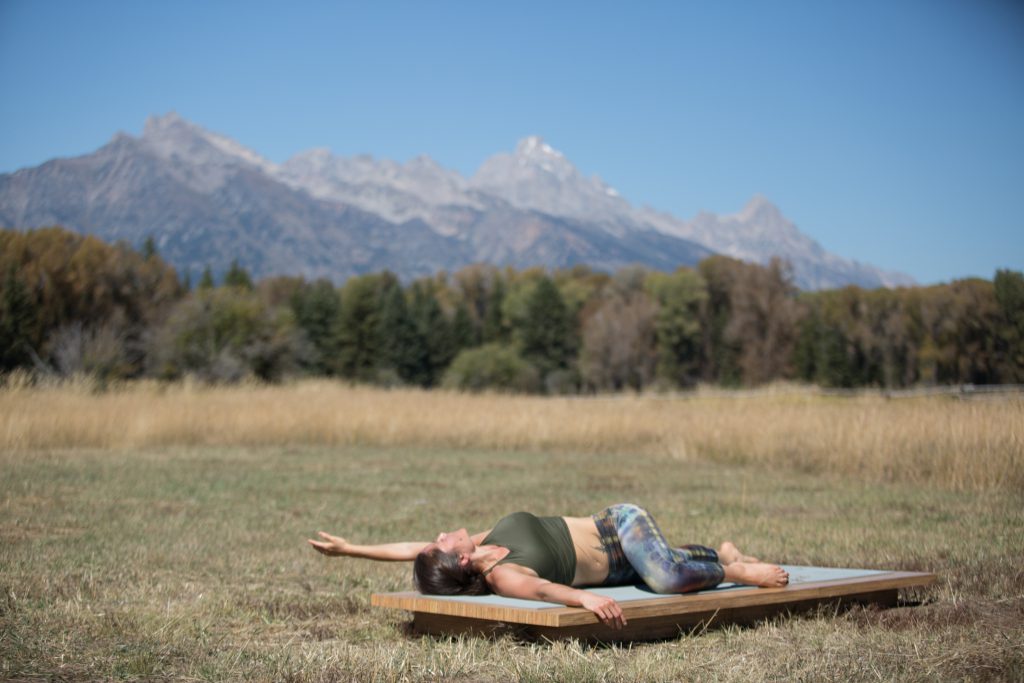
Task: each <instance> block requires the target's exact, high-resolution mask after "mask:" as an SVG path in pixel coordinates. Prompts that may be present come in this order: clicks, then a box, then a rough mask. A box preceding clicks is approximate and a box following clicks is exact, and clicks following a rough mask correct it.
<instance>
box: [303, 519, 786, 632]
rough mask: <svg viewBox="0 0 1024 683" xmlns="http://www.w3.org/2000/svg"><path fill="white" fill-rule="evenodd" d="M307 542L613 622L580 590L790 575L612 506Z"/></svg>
mask: <svg viewBox="0 0 1024 683" xmlns="http://www.w3.org/2000/svg"><path fill="white" fill-rule="evenodd" d="M319 534H320V537H321V539H322V540H320V541H314V540H312V539H310V540H309V543H310V545H312V546H313V547H314V548H315V549H316V550H318V551H319V552H321V553H323V554H324V555H346V556H349V557H365V558H368V559H371V560H385V561H388V560H390V561H397V560H414V562H415V564H414V567H413V578H414V580H415V582H416V586H417V588H419V590H420V591H421V592H423V593H427V594H434V595H438V594H440V595H482V594H485V593H491V592H493V593H497V594H498V595H502V596H504V597H508V598H523V599H527V600H544V601H546V602H558V603H562V604H563V605H568V606H570V607H583V608H585V609H588V610H590V611H591V612H593V613H594V614H596V615H597V617H598V618H599V619H601V621H602V622H604V623H605V624H607V625H609V626H611V627H612V628H622V627H623V626H625V625H626V619H625V618H624V617H623V615H622V609H621V607H619V605H618V603H616V602H615V600H613V599H612V598H609V597H606V596H603V595H598V594H596V593H591V592H589V591H585V590H580V588H578V587H581V586H583V587H585V586H621V585H629V584H634V583H639V582H641V581H642V582H644V583H646V584H647V585H648V586H649V587H650V588H651V589H652V590H654V591H655V592H656V593H687V592H690V591H695V590H700V589H702V588H712V587H714V586H717V585H718V584H719V583H721V582H723V581H730V582H733V583H741V584H746V585H750V586H762V587H781V586H785V585H786V584H787V583H788V582H789V574H787V573H786V571H785V570H784V569H782V568H781V567H779V566H777V565H774V564H767V563H764V562H761V561H759V560H758V559H757V558H754V557H748V556H746V555H743V554H742V553H740V551H739V550H738V549H737V548H736V546H734V545H733V544H732V543H730V542H728V541H726V542H725V543H723V544H722V545H721V547H719V549H718V551H717V552H716V551H714V550H712V549H711V548H705V547H704V546H699V545H686V546H683V547H681V548H672V547H670V546H669V545H668V543H667V542H666V541H665V537H664V536H663V535H662V533H661V530H660V529H658V525H657V524H656V523H655V522H654V519H653V518H652V517H651V515H650V513H648V512H647V511H646V510H644V509H643V508H642V507H639V506H637V505H630V504H622V505H613V506H612V507H610V508H607V509H605V510H602V511H601V512H599V513H598V514H596V515H593V516H591V517H536V516H534V515H531V514H530V513H528V512H516V513H513V514H511V515H508V516H506V517H504V518H502V519H501V520H500V521H499V522H498V523H497V524H495V525H494V528H493V529H490V530H489V531H483V532H481V533H478V534H474V535H472V536H470V535H469V534H468V533H467V531H466V530H465V529H458V530H457V531H451V532H447V533H441V534H438V536H437V538H436V539H435V540H434V542H432V543H426V542H408V543H385V544H382V545H354V544H352V543H349V542H348V541H346V540H345V539H344V538H340V537H338V536H332V535H330V534H327V533H324V532H323V531H321V532H319Z"/></svg>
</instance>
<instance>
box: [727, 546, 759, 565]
mask: <svg viewBox="0 0 1024 683" xmlns="http://www.w3.org/2000/svg"><path fill="white" fill-rule="evenodd" d="M718 559H719V561H720V562H721V563H722V566H725V565H727V564H732V563H733V562H760V561H761V560H759V559H757V558H756V557H751V556H750V555H744V554H743V553H741V552H740V549H739V548H737V547H736V546H735V545H733V543H732V541H726V542H725V543H723V544H722V545H721V546H719V548H718Z"/></svg>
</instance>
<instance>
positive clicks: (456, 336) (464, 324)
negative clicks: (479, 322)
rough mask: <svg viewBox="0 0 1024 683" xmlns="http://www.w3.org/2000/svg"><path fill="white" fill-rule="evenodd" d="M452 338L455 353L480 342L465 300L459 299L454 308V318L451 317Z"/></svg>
mask: <svg viewBox="0 0 1024 683" xmlns="http://www.w3.org/2000/svg"><path fill="white" fill-rule="evenodd" d="M452 339H453V341H454V343H455V352H456V353H458V352H459V351H461V350H462V349H468V348H470V347H473V346H478V345H479V344H480V332H479V330H478V329H477V327H476V325H474V324H473V318H472V316H471V315H470V313H469V307H467V306H466V304H465V302H461V301H460V302H459V305H458V306H456V308H455V318H454V319H452Z"/></svg>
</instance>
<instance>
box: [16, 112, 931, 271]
mask: <svg viewBox="0 0 1024 683" xmlns="http://www.w3.org/2000/svg"><path fill="white" fill-rule="evenodd" d="M0 225H2V226H5V227H15V228H19V229H24V228H33V227H40V226H46V225H61V226H64V227H66V228H68V229H71V230H75V231H78V232H81V233H87V234H93V235H97V236H99V237H101V238H103V239H105V240H108V241H116V240H124V241H126V242H128V243H130V244H132V245H136V246H138V245H141V244H142V242H143V241H144V240H145V239H146V238H147V237H150V236H152V237H153V238H154V240H155V242H156V245H157V248H158V250H159V252H160V254H161V255H162V256H163V257H164V258H165V259H166V260H167V261H169V262H170V263H172V264H173V265H174V266H175V267H177V268H178V269H179V270H180V271H188V272H192V273H196V274H198V272H200V271H201V270H202V269H203V268H205V267H206V266H210V267H211V268H212V269H213V270H214V272H223V271H224V270H226V269H227V267H228V265H229V264H230V262H231V261H232V260H235V259H237V260H238V262H239V263H241V264H242V265H244V266H245V267H247V268H248V269H249V270H250V272H251V273H252V274H253V275H254V276H256V277H264V276H269V275H286V274H287V275H303V276H305V277H307V278H317V277H326V278H329V279H331V280H333V281H335V282H342V281H344V280H345V279H346V278H348V277H350V276H352V275H356V274H361V273H367V272H376V271H380V270H384V269H388V270H390V271H392V272H394V273H396V274H398V275H399V276H401V277H402V278H404V279H410V278H414V277H419V276H423V275H432V274H434V273H436V272H438V271H440V270H448V271H451V270H456V269H458V268H460V267H462V266H465V265H468V264H470V263H481V262H482V263H491V264H495V265H499V266H505V265H509V266H514V267H516V268H525V267H530V266H545V267H549V268H560V267H567V266H572V265H576V264H586V265H589V266H591V267H593V268H596V269H599V270H605V271H612V270H615V269H617V268H620V267H623V266H626V265H631V264H641V265H644V266H647V267H649V268H654V269H658V270H666V271H669V270H674V269H675V268H677V267H679V266H692V265H694V264H696V263H697V262H698V261H700V260H701V259H703V258H705V257H707V256H709V255H711V254H713V253H720V254H725V255H727V256H732V257H735V258H740V259H743V260H747V261H752V262H758V263H765V262H767V261H768V260H769V259H771V258H772V257H773V256H779V257H781V258H783V259H786V260H788V261H789V262H790V264H791V265H792V266H793V273H794V279H795V281H796V284H797V285H798V286H799V287H801V288H803V289H824V288H832V287H839V286H844V285H848V284H856V285H860V286H863V287H878V286H898V285H905V284H913V280H912V279H911V278H910V277H909V276H906V275H903V274H900V273H891V272H885V271H881V270H879V269H877V268H874V267H872V266H870V265H866V264H862V263H858V262H856V261H850V260H847V259H843V258H841V257H839V256H836V255H834V254H830V253H828V252H827V251H825V250H824V249H823V248H822V247H821V245H819V244H818V243H817V242H815V241H814V240H813V239H811V238H810V237H808V236H807V235H805V234H804V233H802V232H800V230H798V229H797V227H796V226H795V225H793V223H792V222H790V221H789V220H787V219H786V218H785V216H783V215H782V213H781V212H780V211H779V209H778V208H777V207H776V206H775V205H773V204H772V203H771V202H770V201H769V200H768V199H767V198H765V197H763V196H760V195H758V196H755V197H753V198H752V199H751V200H750V202H749V203H748V204H747V205H746V206H745V207H744V208H743V209H742V210H741V211H740V212H739V213H735V214H730V215H716V214H712V213H706V212H705V213H700V214H698V215H697V216H696V217H694V218H693V219H690V220H682V219H679V218H677V217H675V216H672V215H671V214H668V213H664V212H658V211H656V210H654V209H651V208H648V207H642V208H637V207H634V206H633V205H632V204H630V203H629V201H627V200H626V199H625V198H623V197H622V196H620V195H619V193H618V192H616V191H615V189H614V188H612V187H610V186H608V185H607V184H606V183H604V182H603V181H602V180H601V179H600V178H598V177H596V176H594V177H586V176H584V175H583V174H582V173H580V171H579V170H578V169H577V168H576V167H575V166H574V165H573V164H572V163H571V162H570V161H569V160H568V159H566V158H565V156H564V155H562V154H561V153H560V152H558V151H557V150H555V149H553V148H552V147H551V146H550V145H548V144H547V143H545V142H544V141H543V140H542V139H541V138H539V137H528V138H525V139H523V140H522V141H520V142H519V144H518V145H517V147H516V149H515V151H514V152H512V153H499V154H496V155H494V156H492V157H490V158H489V159H487V160H486V161H485V162H484V163H483V164H482V165H481V166H480V168H479V170H477V172H476V173H475V174H474V175H473V176H471V177H468V178H467V177H464V176H463V175H462V174H460V173H458V172H457V171H453V170H450V169H445V168H443V167H441V166H440V165H438V164H437V163H436V162H435V161H434V160H432V159H431V158H430V157H427V156H420V157H416V158H415V159H412V160H410V161H408V162H406V163H404V164H402V163H398V162H395V161H390V160H377V159H374V158H373V157H370V156H356V157H352V158H346V157H339V156H336V155H334V154H332V153H331V152H329V151H328V150H325V149H314V150H310V151H307V152H303V153H301V154H298V155H296V156H294V157H293V158H291V159H289V160H287V161H285V162H284V163H282V164H276V163H273V162H271V161H269V160H268V159H265V158H264V157H262V156H260V155H259V154H258V153H256V152H254V151H253V150H250V149H248V148H246V147H244V146H242V145H240V144H239V143H237V142H235V141H234V140H231V139H230V138H227V137H225V136H223V135H220V134H217V133H214V132H211V131H207V130H205V129H203V128H201V127H200V126H198V125H196V124H194V123H191V122H189V121H187V120H185V119H183V118H182V117H180V116H179V115H177V114H175V113H170V114H167V115H165V116H155V117H150V118H149V119H148V120H147V121H146V124H145V128H144V130H143V133H142V135H141V136H139V137H135V136H132V135H128V134H125V133H118V134H116V135H115V136H114V137H113V139H111V141H110V142H109V143H107V144H106V145H104V146H103V147H101V148H100V149H98V150H96V151H95V152H93V153H91V154H86V155H83V156H80V157H75V158H67V159H54V160H51V161H48V162H46V163H44V164H41V165H39V166H36V167H33V168H27V169H22V170H19V171H16V172H14V173H8V174H0Z"/></svg>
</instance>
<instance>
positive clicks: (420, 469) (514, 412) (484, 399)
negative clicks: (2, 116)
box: [0, 381, 1024, 681]
mask: <svg viewBox="0 0 1024 683" xmlns="http://www.w3.org/2000/svg"><path fill="white" fill-rule="evenodd" d="M1022 470H1024V400H1022V399H1021V398H1020V397H1019V396H1016V397H1013V396H1010V397H1002V398H996V399H988V400H969V401H964V400H956V399H952V398H921V399H900V400H895V399H886V398H885V397H883V396H878V395H870V394H865V395H863V396H857V397H843V398H836V397H826V396H820V395H817V394H816V393H815V392H814V391H810V390H798V389H796V388H791V387H778V388H773V389H768V390H766V391H764V392H759V393H753V394H730V393H725V392H713V391H705V392H698V393H696V394H694V395H689V396H686V397H665V396H662V397H658V396H618V397H599V398H589V399H570V398H536V397H512V396H502V395H484V396H471V395H464V394H457V393H444V392H433V393H432V392H423V391H412V390H390V391H389V390H382V389H367V388H360V387H351V386H345V385H341V384H337V383H332V382H325V381H317V382H302V383H296V384H287V385H283V386H242V387H222V388H215V387H203V386H197V385H189V384H178V385H157V384H132V385H126V386H123V387H115V388H113V389H108V390H106V391H97V390H96V389H95V387H92V386H90V385H89V384H88V383H80V384H72V385H64V386H58V387H33V386H27V385H19V384H17V383H14V384H12V385H8V386H7V388H5V389H3V390H2V391H0V471H2V474H3V476H2V478H0V589H2V593H3V594H2V595H0V676H2V677H6V678H11V679H46V680H54V679H56V680H80V679H125V680H140V679H150V680H166V679H175V680H287V681H344V680H393V681H420V680H423V681H430V680H458V681H476V680H483V681H505V680H534V681H546V680H580V681H583V680H613V681H637V680H641V681H643V680H715V681H732V680H736V681H746V680H764V679H768V678H775V679H780V678H781V679H787V680H825V679H837V678H838V679H847V680H936V679H947V680H1021V679H1022V678H1024V654H1022V653H1024V564H1022V562H1021V560H1020V555H1021V549H1022V548H1024V512H1022V510H1024V472H1022ZM621 501H633V502H638V503H642V504H644V505H646V506H647V507H648V508H650V509H651V510H652V511H653V512H654V513H655V514H656V516H657V517H658V519H659V521H660V523H661V525H662V527H663V529H664V530H665V532H666V533H667V535H668V536H669V537H670V538H672V539H674V540H677V541H679V542H680V543H683V542H704V543H708V544H717V543H718V542H719V541H721V540H723V539H730V540H733V541H735V542H736V543H737V544H738V545H740V547H741V548H744V550H746V551H748V552H750V553H753V554H756V555H759V556H761V557H763V558H765V559H770V560H772V561H778V562H785V563H790V564H816V565H824V566H859V567H867V568H889V569H909V570H925V571H933V572H936V573H938V574H939V576H940V580H939V582H938V583H937V584H936V585H935V586H934V587H931V588H928V589H923V590H914V591H906V592H904V593H903V594H901V601H902V605H901V606H900V607H897V608H894V609H889V610H880V609H876V608H859V607H855V608H852V609H849V610H845V611H836V610H834V609H821V610H819V611H818V612H816V613H813V614H810V615H803V616H786V617H776V618H773V619H771V620H768V621H765V622H761V623H759V624H758V625H756V626H753V627H738V626H727V627H721V628H716V627H711V628H707V629H701V630H699V631H697V632H693V633H683V634H680V636H679V637H678V638H675V639H671V640H666V641H660V642H655V643H637V644H634V645H632V646H615V647H595V646H589V645H585V644H580V643H575V642H569V643H556V644H551V643H545V642H540V643H531V642H521V641H517V640H514V639H511V638H501V639H498V640H484V639H472V638H470V639H435V638H425V637H419V636H416V635H414V634H412V633H411V632H410V630H409V627H408V622H409V617H408V616H407V615H404V614H401V613H392V612H385V611H380V610H376V609H372V608H370V607H369V596H370V593H372V592H374V591H391V590H407V589H408V588H409V587H410V571H409V567H408V566H407V565H404V564H384V563H371V562H367V561H363V560H354V559H339V558H331V559H329V558H325V557H322V556H320V555H318V554H316V553H315V552H313V551H312V550H311V549H309V548H308V547H307V546H306V543H305V539H306V538H308V537H311V536H312V535H313V534H314V533H315V532H316V531H317V530H319V529H323V530H327V531H331V532H332V533H336V534H339V535H343V536H346V537H347V538H350V539H352V540H354V541H359V542H371V543H372V542H383V541H388V540H418V539H429V538H432V537H433V536H434V535H435V534H436V533H437V531H439V530H442V529H446V528H449V527H452V526H461V525H466V526H468V527H469V528H470V530H471V531H476V530H480V529H483V528H486V527H487V526H489V525H490V524H492V523H493V522H494V521H495V520H496V519H497V518H498V517H500V516H501V515H502V514H505V513H507V512H510V511H512V510H516V509H529V510H531V511H534V512H536V513H538V514H569V513H573V514H586V513H588V512H591V511H596V510H597V509H599V508H601V507H604V506H605V505H608V504H610V503H613V502H621Z"/></svg>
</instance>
